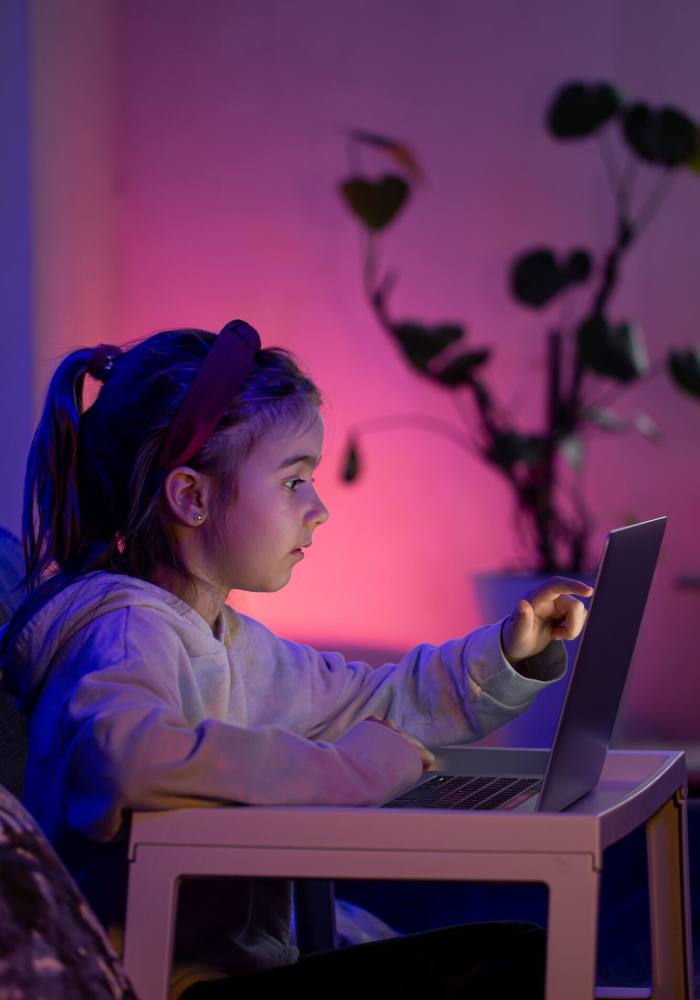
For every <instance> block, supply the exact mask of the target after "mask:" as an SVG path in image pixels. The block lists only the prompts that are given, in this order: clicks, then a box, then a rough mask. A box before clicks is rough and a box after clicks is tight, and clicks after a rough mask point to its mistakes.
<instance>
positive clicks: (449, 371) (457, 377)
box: [436, 348, 491, 386]
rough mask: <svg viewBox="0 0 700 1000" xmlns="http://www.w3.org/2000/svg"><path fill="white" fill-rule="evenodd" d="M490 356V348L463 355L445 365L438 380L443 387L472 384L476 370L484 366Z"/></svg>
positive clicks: (437, 375)
mask: <svg viewBox="0 0 700 1000" xmlns="http://www.w3.org/2000/svg"><path fill="white" fill-rule="evenodd" d="M490 356H491V351H490V350H488V348H483V349H482V350H479V351H470V352H469V353H468V354H462V355H460V356H459V357H458V358H455V359H454V360H453V361H450V362H449V364H447V365H445V367H444V368H443V369H442V370H441V371H439V372H437V373H436V378H437V379H438V381H439V382H442V384H443V385H449V386H457V385H465V383H467V382H471V380H472V378H473V376H474V369H475V368H478V367H479V365H483V364H484V362H485V361H488V359H489V358H490Z"/></svg>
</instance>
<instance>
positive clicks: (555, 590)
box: [535, 576, 593, 597]
mask: <svg viewBox="0 0 700 1000" xmlns="http://www.w3.org/2000/svg"><path fill="white" fill-rule="evenodd" d="M535 593H536V594H537V596H538V597H557V596H558V595H559V594H578V595H579V596H580V597H590V596H591V594H592V593H593V587H590V586H589V585H588V584H587V583H583V582H582V581H581V580H570V579H568V578H567V577H564V576H553V577H552V579H551V580H548V581H547V582H546V583H544V584H542V586H541V587H538V588H537V590H536V591H535Z"/></svg>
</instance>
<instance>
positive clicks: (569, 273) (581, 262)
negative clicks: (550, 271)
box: [566, 247, 593, 285]
mask: <svg viewBox="0 0 700 1000" xmlns="http://www.w3.org/2000/svg"><path fill="white" fill-rule="evenodd" d="M592 269H593V264H592V262H591V255H590V254H589V253H588V251H587V250H582V249H581V248H580V247H577V248H576V249H575V250H572V251H571V253H570V254H569V259H568V260H567V262H566V278H567V281H568V282H569V283H570V284H572V285H582V284H583V282H584V281H588V279H589V278H590V276H591V271H592Z"/></svg>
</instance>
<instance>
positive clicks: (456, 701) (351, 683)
mask: <svg viewBox="0 0 700 1000" xmlns="http://www.w3.org/2000/svg"><path fill="white" fill-rule="evenodd" d="M244 621H245V627H246V630H252V631H254V633H255V646H256V647H257V648H258V649H261V648H264V649H265V654H264V656H263V657H262V658H261V660H260V663H261V666H260V667H259V668H258V671H257V672H256V675H255V677H253V678H251V682H252V689H251V691H250V695H251V698H252V702H253V706H254V707H256V706H257V707H259V711H260V713H261V717H265V711H266V707H267V706H268V705H269V704H270V700H269V697H268V696H266V695H265V691H267V692H269V691H272V692H273V694H272V696H271V697H272V700H273V701H274V700H275V699H278V700H279V702H280V703H282V702H283V701H284V700H290V699H293V700H294V701H295V702H296V703H297V704H299V703H300V701H301V698H300V694H299V692H301V691H304V692H305V701H304V707H305V710H306V715H305V717H304V720H303V722H302V720H301V718H299V719H298V720H296V721H297V723H298V725H299V726H300V728H301V729H302V731H303V732H304V733H305V735H307V736H308V737H309V738H311V739H324V740H335V739H338V738H339V737H341V736H342V734H343V733H345V732H347V730H348V729H349V728H350V727H351V726H352V725H353V724H354V723H356V722H357V721H358V720H359V719H363V718H366V717H367V716H369V715H375V716H379V717H380V718H388V719H392V720H393V721H394V722H395V723H396V724H397V725H398V726H399V727H400V728H401V729H403V730H405V731H406V732H408V733H410V734H411V735H412V736H415V737H417V738H418V739H419V740H421V741H422V742H424V743H426V744H428V745H430V746H437V745H440V744H443V743H449V742H466V741H471V740H475V739H480V738H481V737H483V736H485V735H486V734H487V733H489V732H491V731H492V730H494V729H497V728H498V727H499V726H502V725H504V724H505V723H506V722H509V721H510V720H511V719H513V718H515V717H516V716H518V715H519V714H520V713H522V712H523V711H524V710H525V709H526V708H527V707H528V706H529V705H530V704H531V703H532V700H533V699H534V698H535V696H536V695H537V694H538V692H539V691H541V690H542V689H543V688H544V687H545V686H547V685H548V684H549V683H551V682H552V681H555V680H558V679H559V678H561V677H562V676H563V675H564V673H565V671H566V652H565V648H564V645H563V643H562V642H559V641H555V642H551V643H550V644H549V645H548V646H547V647H546V649H544V650H543V651H542V652H541V653H539V654H538V655H537V656H534V657H531V658H530V659H529V660H527V661H524V662H523V663H521V664H518V669H515V668H514V667H512V666H511V665H510V663H509V662H508V660H507V659H506V657H505V655H504V652H503V647H502V644H501V623H499V624H497V625H489V626H486V627H484V628H480V629H477V630H476V631H475V632H472V633H471V634H470V635H468V636H466V638H464V639H456V640H452V641H450V642H446V643H443V644H442V645H440V646H432V645H427V644H424V645H421V646H417V647H416V648H415V649H413V650H411V651H410V652H409V653H407V654H406V656H404V657H403V658H402V659H401V661H400V662H399V663H388V664H385V665H384V666H382V667H378V668H376V669H373V668H372V667H370V666H368V665H367V664H366V663H358V662H347V661H346V660H345V659H344V658H343V657H342V656H341V655H340V654H339V653H318V652H317V651H316V650H314V649H312V648H311V647H310V646H304V645H301V644H296V643H291V642H288V641H286V640H281V639H278V638H277V637H275V636H274V635H273V634H272V633H271V632H269V631H268V630H267V629H264V628H263V626H262V625H260V624H259V623H257V622H253V621H251V620H250V619H245V620H244ZM524 674H527V676H524ZM294 691H296V692H297V693H296V695H294V694H293V692H294ZM255 695H257V698H255V697H254V696H255Z"/></svg>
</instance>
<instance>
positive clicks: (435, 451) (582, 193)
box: [114, 0, 700, 740]
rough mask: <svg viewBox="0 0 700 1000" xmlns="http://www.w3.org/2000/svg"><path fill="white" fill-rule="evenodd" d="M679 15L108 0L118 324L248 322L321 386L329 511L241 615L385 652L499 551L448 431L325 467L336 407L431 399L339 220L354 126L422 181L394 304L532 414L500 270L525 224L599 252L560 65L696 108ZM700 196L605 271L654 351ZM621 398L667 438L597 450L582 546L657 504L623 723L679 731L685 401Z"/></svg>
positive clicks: (675, 317) (241, 598)
mask: <svg viewBox="0 0 700 1000" xmlns="http://www.w3.org/2000/svg"><path fill="white" fill-rule="evenodd" d="M699 32H700V8H698V6H697V5H696V4H694V3H693V2H691V0H684V2H680V0H679V2H677V3H676V4H675V5H674V17H673V19H669V17H668V15H667V14H666V13H665V12H664V8H663V5H661V4H659V3H652V2H647V0H643V2H640V0H614V2H612V3H611V2H610V0H593V2H589V3H587V4H585V5H579V4H561V3H560V2H558V0H531V2H529V3H523V2H522V0H499V2H498V3H494V4H467V3H459V2H449V0H439V2H430V3H429V2H427V0H420V2H418V0H403V2H402V3H389V2H385V3H383V4H376V3H369V2H364V0H363V2H359V3H354V4H345V3H341V2H339V0H335V2H328V0H298V2H296V3H294V4H289V3H286V2H283V0H265V2H263V3H255V2H249V0H246V2H228V0H226V2H225V0H200V2H199V3H197V4H192V3H191V2H190V0H169V2H168V3H163V2H159V0H121V2H120V3H119V4H118V5H117V6H116V34H115V36H114V38H115V49H114V52H115V56H116V63H117V76H116V84H115V101H116V122H115V124H116V139H115V148H116V185H117V186H116V195H115V205H116V216H115V217H116V237H115V253H116V259H117V269H116V276H117V297H116V301H117V305H116V307H115V308H116V312H115V313H114V316H115V317H116V320H117V326H118V329H120V330H121V331H122V339H123V340H127V339H129V338H132V337H135V336H140V335H144V334H146V333H148V332H149V331H152V330H155V329H159V328H164V327H166V326H169V325H184V324H193V325H200V326H204V327H207V328H211V329H216V328H218V327H219V326H220V325H222V324H223V323H224V322H225V321H227V320H228V319H230V318H232V317H234V316H242V317H244V318H246V319H248V320H249V321H251V322H252V323H254V324H255V325H256V326H257V327H258V328H259V329H260V331H261V333H262V335H263V338H264V340H265V342H266V343H267V344H275V343H277V344H283V345H284V346H287V347H290V348H292V349H293V350H295V351H297V352H298V353H299V354H300V355H301V357H302V358H303V359H304V360H305V361H306V363H307V364H308V366H309V367H310V369H311V371H312V373H313V374H314V376H315V377H316V379H317V381H318V382H319V383H320V385H321V386H322V388H323V389H324V390H325V392H326V395H327V399H328V405H327V409H326V415H327V423H328V440H327V446H326V454H325V462H324V464H323V465H322V467H321V469H320V470H319V473H318V481H319V484H320V486H321V489H322V491H323V493H324V496H325V499H326V501H327V503H328V505H329V507H330V508H331V513H332V516H331V519H330V521H329V523H328V524H327V525H326V526H325V527H324V528H323V529H322V531H321V532H319V534H318V536H317V543H316V544H315V546H314V548H313V550H312V551H311V552H310V553H309V554H308V558H307V560H306V561H305V563H304V564H303V565H302V566H299V567H298V568H297V569H296V571H295V579H294V580H293V582H292V583H291V584H290V585H289V587H288V588H287V589H285V590H284V591H282V592H281V593H279V594H277V595H272V596H254V595H237V601H236V603H237V605H238V606H239V607H240V608H241V609H242V610H245V611H248V612H250V613H253V614H256V615H258V616H260V617H261V618H262V619H263V620H265V621H266V622H267V623H268V624H270V625H271V626H272V627H273V628H275V629H276V630H278V631H281V632H283V633H287V634H289V635H291V636H295V637H314V638H317V639H318V640H319V641H328V642H341V641H346V642H354V643H374V644H379V645H385V646H390V647H399V648H402V647H405V646H407V645H409V644H412V643H414V642H417V641H420V640H427V641H439V640H441V639H444V638H447V637H448V636H450V635H452V634H455V633H460V632H462V631H464V630H466V629H469V628H471V627H472V626H474V625H476V624H477V614H476V609H475V604H474V598H473V593H472V584H471V579H472V576H473V574H474V573H475V572H477V571H479V570H483V569H493V568H501V567H504V566H508V565H511V564H512V563H513V561H514V539H513V535H512V532H511V520H510V496H509V494H508V492H507V490H506V488H505V487H504V486H503V485H502V484H501V482H500V481H499V480H498V479H497V478H496V477H495V475H494V474H492V472H491V471H490V470H489V469H488V468H486V467H485V466H483V465H482V464H480V463H479V462H477V461H475V460H474V459H471V458H469V457H466V456H461V455H460V453H459V452H457V451H456V450H455V449H454V447H453V446H452V445H451V444H450V443H449V442H443V441H442V440H441V439H439V438H434V437H432V436H430V435H427V434H421V433H416V432H410V431H408V432H406V433H396V432H393V433H391V434H387V435H385V436H374V437H373V438H372V439H368V441H367V445H366V458H367V470H366V476H365V478H364V481H362V482H361V483H359V484H357V485H356V486H355V487H353V488H347V487H344V486H342V485H341V484H340V483H339V482H338V466H339V462H340V454H341V448H342V443H343V439H344V435H345V432H346V429H347V428H348V426H349V425H350V424H351V423H352V421H353V420H358V419H364V418H370V417H372V416H378V415H381V414H385V413H391V412H396V411H406V410H412V411H416V412H423V413H427V414H432V415H435V416H442V417H446V418H449V417H450V415H451V413H450V401H449V399H447V398H446V397H445V396H444V395H442V394H441V393H439V392H438V391H436V390H435V389H434V388H433V387H432V386H430V385H424V384H422V383H421V382H420V381H418V380H416V379H415V378H413V377H412V376H411V375H410V374H409V373H408V371H407V370H406V367H405V366H404V364H403V363H402V361H401V360H400V359H399V358H398V357H397V355H396V353H395V351H394V349H393V347H392V346H391V345H390V344H389V343H387V341H386V339H385V338H384V337H383V336H382V334H381V333H380V331H379V330H378V329H377V328H376V326H375V324H374V322H373V320H372V318H371V316H370V315H369V313H368V310H367V307H366V306H365V303H364V301H363V298H362V294H361V286H360V272H359V261H360V257H359V240H358V232H357V230H356V228H355V226H354V224H353V223H352V221H351V220H350V218H349V217H348V216H347V214H346V213H345V211H344V209H343V207H342V205H341V203H340V201H339V198H338V196H337V194H336V190H335V185H336V183H337V181H338V180H339V179H340V178H341V177H342V176H343V175H344V173H345V172H346V166H347V164H346V159H345V142H344V136H345V133H346V131H347V129H348V128H350V127H362V128H366V129H372V130H376V131H378V132H383V133H388V134H392V135H397V136H399V137H402V138H404V139H405V140H406V141H408V142H409V143H410V144H411V145H412V146H413V147H414V148H415V150H416V151H417V152H418V154H419V156H420V158H421V160H422V161H423V165H424V167H425V170H426V172H427V175H428V184H427V185H426V186H425V187H424V188H423V189H422V190H421V191H420V192H419V193H418V194H417V195H416V198H415V201H414V203H413V205H412V206H411V207H410V209H409V211H407V213H406V216H405V218H404V219H403V220H402V221H401V222H400V223H399V224H398V225H397V226H396V228H395V229H393V230H392V231H391V234H390V236H389V238H388V240H387V244H386V249H385V257H386V260H387V261H388V262H391V263H392V264H393V265H395V266H397V267H398V268H399V270H400V272H401V282H400V285H399V287H398V290H397V293H396V298H395V307H396V309H397V311H398V312H399V313H401V314H403V315H415V316H421V317H424V318H426V319H429V320H439V319H443V318H455V319H460V318H461V319H464V320H465V321H466V322H467V323H468V324H469V326H470V328H471V330H472V336H473V338H474V341H475V342H478V343H484V344H490V345H494V346H495V347H497V350H498V355H497V358H496V360H495V361H494V363H493V365H492V379H493V381H494V383H496V384H497V385H498V387H499V390H500V393H501V396H502V397H503V398H505V399H507V400H510V401H511V402H512V404H513V406H514V407H517V409H518V410H519V412H522V414H523V415H524V416H525V417H526V418H527V419H529V420H530V421H531V422H532V425H533V427H534V426H535V425H536V423H537V421H538V420H539V417H540V412H541V409H542V402H541V388H540V387H541V379H542V367H541V365H542V358H543V352H542V347H543V330H544V328H545V322H544V321H543V319H542V317H540V316H533V315H529V314H526V313H525V312H524V311H523V310H522V309H520V308H518V307H516V306H515V305H514V304H513V303H512V302H511V301H510V300H509V297H508V294H507V290H506V285H505V273H506V265H507V262H508V260H509V258H510V257H511V256H512V255H513V254H514V253H515V252H516V251H518V250H520V249H522V248H525V247H527V246H529V245H530V244H532V243H537V242H545V241H551V242H552V243H554V244H556V245H560V246H561V247H562V248H568V247H569V246H571V245H572V244H574V243H581V242H583V243H584V244H585V243H590V244H591V246H592V247H600V246H601V245H603V244H605V243H606V242H607V240H608V239H609V237H610V231H611V225H612V216H611V212H610V205H609V203H608V200H607V192H606V188H605V182H604V177H603V174H602V171H601V169H600V162H599V159H598V156H597V150H596V148H595V146H594V144H592V143H591V144H585V145H581V146H576V147H575V146H571V147H567V148H564V147H560V146H555V145H554V144H553V143H551V142H550V141H549V140H548V139H547V137H546V136H545V134H544V132H543V130H542V129H541V128H540V122H541V119H542V113H543V108H544V106H545V104H546V101H547V99H548V97H549V95H550V93H551V92H552V91H553V89H554V87H555V86H557V85H558V84H559V83H560V82H562V81H563V80H566V79H569V78H572V77H579V76H580V77H582V78H586V79H590V80H595V79H599V78H600V79H611V80H613V81H615V82H617V83H618V84H619V85H620V87H621V88H622V89H623V90H625V91H626V92H629V93H630V94H631V95H637V96H639V97H647V98H648V99H649V100H650V101H651V102H653V103H657V102H662V101H669V102H675V103H678V104H680V105H681V106H685V107H687V109H688V110H690V111H691V112H692V113H694V114H695V115H696V117H698V118H700V104H698V97H697V95H698V92H700V91H699V85H700V65H699V64H698V61H697V54H696V45H695V39H697V37H699ZM699 215H700V178H697V177H690V176H688V177H682V178H680V179H679V181H678V184H677V186H676V189H675V190H674V191H673V193H672V196H671V197H670V199H669V202H668V204H667V206H666V208H665V210H664V211H663V213H662V214H661V216H659V218H658V219H657V221H656V222H655V223H654V225H653V228H652V230H651V231H650V232H649V234H648V238H647V239H646V240H645V241H644V243H643V244H642V245H641V246H640V247H639V248H638V250H637V251H636V252H634V254H633V255H632V256H631V258H630V261H629V264H628V266H627V268H626V275H625V281H624V287H623V289H622V292H621V294H620V295H619V297H618V307H619V315H620V318H624V317H626V316H627V315H629V316H630V317H633V318H636V319H638V320H639V321H640V322H641V323H642V324H643V325H644V327H645V328H646V330H647V333H648V340H649V344H650V348H651V353H652V355H656V354H659V353H662V352H663V351H664V350H665V348H666V347H667V346H668V345H670V344H679V345H682V344H685V343H687V342H689V341H691V340H693V339H695V340H698V339H700V328H699V327H698V324H697V312H698V307H699V306H700V291H699V289H698V284H697V276H696V264H695V262H696V260H697V255H698V231H699V228H700V227H699V226H698V217H699ZM552 321H554V320H552ZM623 409H624V411H625V412H630V413H631V412H635V411H636V410H637V409H643V410H647V411H648V412H650V413H652V414H654V415H655V416H656V417H657V419H658V420H659V422H660V423H661V424H662V427H663V429H664V432H665V434H666V435H667V440H666V441H665V442H664V444H663V445H662V446H661V447H658V448H654V447H653V446H651V445H649V444H648V443H646V442H645V441H643V440H637V439H633V438H631V437H630V438H615V439H612V438H605V437H604V436H603V435H601V436H600V438H599V439H598V440H596V441H595V442H593V441H592V442H591V449H590V462H589V466H588V472H587V477H586V478H587V484H588V492H589V495H590V497H591V499H592V500H593V501H594V503H595V508H596V510H597V514H598V519H599V534H598V539H597V540H598V541H599V540H600V538H602V535H603V534H604V531H605V530H607V529H608V528H609V527H612V526H616V525H618V524H620V523H622V522H623V520H624V519H625V518H627V517H628V516H629V515H634V516H637V517H640V518H644V517H651V516H655V515H657V514H660V513H668V514H669V515H670V524H669V531H668V535H667V543H666V548H665V552H664V555H663V562H662V565H661V567H660V569H659V573H658V577H657V581H656V584H655V589H654V594H653V600H652V605H651V607H650V609H649V614H648V618H647V621H646V623H645V626H644V632H643V635H642V638H641V643H640V648H639V651H638V654H637V657H636V661H635V664H634V668H633V676H632V682H631V686H630V694H629V697H628V701H627V708H626V720H627V721H626V731H627V732H628V733H629V734H639V733H646V732H653V733H654V735H656V736H659V737H663V736H668V737H669V738H674V739H676V740H678V739H691V738H693V737H696V738H697V736H698V733H697V724H696V712H695V708H694V706H695V702H696V695H697V694H698V688H699V687H700V682H699V681H698V680H696V676H697V675H696V671H695V646H696V643H695V629H694V627H693V624H694V619H695V617H696V616H697V614H698V613H699V612H700V593H695V594H688V593H679V592H678V591H676V590H675V589H674V579H675V578H676V577H677V575H678V574H679V573H680V572H683V571H694V570H699V569H700V539H699V533H698V531H697V530H696V523H695V512H696V511H697V510H698V500H699V499H700V477H699V476H698V474H697V472H696V466H697V456H698V442H699V438H700V433H699V432H700V406H698V405H697V404H695V403H693V401H691V400H690V399H688V401H686V400H685V399H681V398H680V397H679V396H678V395H677V394H676V393H675V392H673V391H672V390H671V389H669V387H668V385H667V384H666V383H665V382H663V381H658V382H656V383H654V384H651V385H649V386H645V387H643V388H640V389H635V390H634V391H633V392H631V393H629V396H628V397H626V402H625V404H624V407H623Z"/></svg>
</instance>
